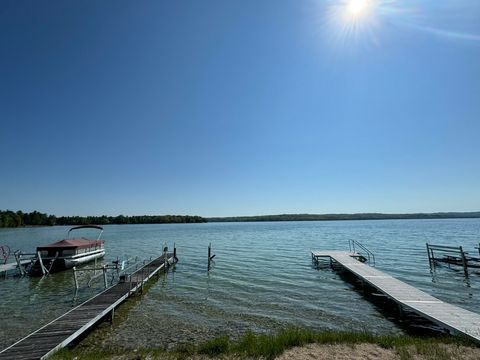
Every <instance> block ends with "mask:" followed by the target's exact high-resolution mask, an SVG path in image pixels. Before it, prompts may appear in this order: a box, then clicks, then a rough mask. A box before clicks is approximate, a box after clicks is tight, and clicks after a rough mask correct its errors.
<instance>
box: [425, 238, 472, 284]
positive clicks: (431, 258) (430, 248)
mask: <svg viewBox="0 0 480 360" xmlns="http://www.w3.org/2000/svg"><path fill="white" fill-rule="evenodd" d="M475 248H476V249H478V252H479V257H476V256H470V255H469V253H468V252H466V251H465V250H464V249H463V247H462V246H445V245H433V244H429V243H427V254H428V262H429V264H430V269H431V270H435V265H437V264H439V263H445V264H448V266H449V267H450V265H457V266H461V267H462V268H463V272H464V273H465V276H466V277H468V268H476V269H480V244H479V246H478V247H475Z"/></svg>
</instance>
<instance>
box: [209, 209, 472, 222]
mask: <svg viewBox="0 0 480 360" xmlns="http://www.w3.org/2000/svg"><path fill="white" fill-rule="evenodd" d="M460 218H480V212H478V211H477V212H439V213H413V214H382V213H358V214H282V215H260V216H235V217H211V218H207V220H208V222H250V221H327V220H396V219H460Z"/></svg>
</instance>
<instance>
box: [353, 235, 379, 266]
mask: <svg viewBox="0 0 480 360" xmlns="http://www.w3.org/2000/svg"><path fill="white" fill-rule="evenodd" d="M348 247H349V248H350V252H352V253H356V252H357V248H358V249H360V250H363V251H364V252H365V255H366V256H367V258H366V259H367V261H368V263H369V264H373V266H375V254H374V253H373V252H372V251H370V250H369V249H367V247H366V246H365V245H363V244H362V243H360V242H358V241H357V240H352V239H349V240H348Z"/></svg>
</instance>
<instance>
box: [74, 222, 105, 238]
mask: <svg viewBox="0 0 480 360" xmlns="http://www.w3.org/2000/svg"><path fill="white" fill-rule="evenodd" d="M79 229H97V230H100V234H98V237H97V240H100V238H101V237H102V233H103V227H101V226H99V225H80V226H74V227H72V228H71V229H70V230H68V233H67V239H70V232H72V231H73V230H79Z"/></svg>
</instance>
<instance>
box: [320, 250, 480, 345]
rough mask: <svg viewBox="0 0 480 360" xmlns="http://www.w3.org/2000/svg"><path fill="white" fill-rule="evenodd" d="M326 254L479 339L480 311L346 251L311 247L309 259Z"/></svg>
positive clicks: (409, 306)
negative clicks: (431, 292) (445, 299)
mask: <svg viewBox="0 0 480 360" xmlns="http://www.w3.org/2000/svg"><path fill="white" fill-rule="evenodd" d="M319 258H328V259H330V261H334V262H335V263H338V264H339V265H341V266H342V267H343V268H344V269H345V270H348V271H349V272H350V273H352V274H354V275H355V276H357V277H358V278H360V279H361V280H362V281H364V282H366V283H368V284H369V285H370V286H372V287H373V288H375V289H376V290H378V291H379V292H381V293H383V294H384V295H385V296H387V297H388V298H390V299H391V300H393V301H395V302H396V303H397V304H398V305H399V306H401V307H403V308H407V309H409V310H411V311H413V312H415V313H416V314H418V315H420V316H422V317H424V318H427V319H429V320H430V321H432V322H434V323H436V324H438V325H439V326H441V327H442V328H445V329H447V330H449V331H450V332H452V333H456V334H460V335H464V336H467V337H469V338H471V339H473V340H475V341H477V342H480V315H479V314H477V313H474V312H472V311H468V310H465V309H462V308H460V307H458V306H455V305H451V304H448V303H446V302H443V301H441V300H439V299H437V298H435V297H433V296H431V295H428V294H427V293H425V292H423V291H421V290H419V289H417V288H415V287H413V286H411V285H408V284H406V283H404V282H403V281H400V280H398V279H396V278H394V277H392V276H390V275H388V274H385V273H383V272H381V271H380V270H377V269H376V268H373V267H371V266H368V265H367V264H364V263H362V262H360V261H358V260H356V259H355V258H354V257H352V254H351V253H349V252H346V251H312V260H313V261H316V262H318V259H319Z"/></svg>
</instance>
